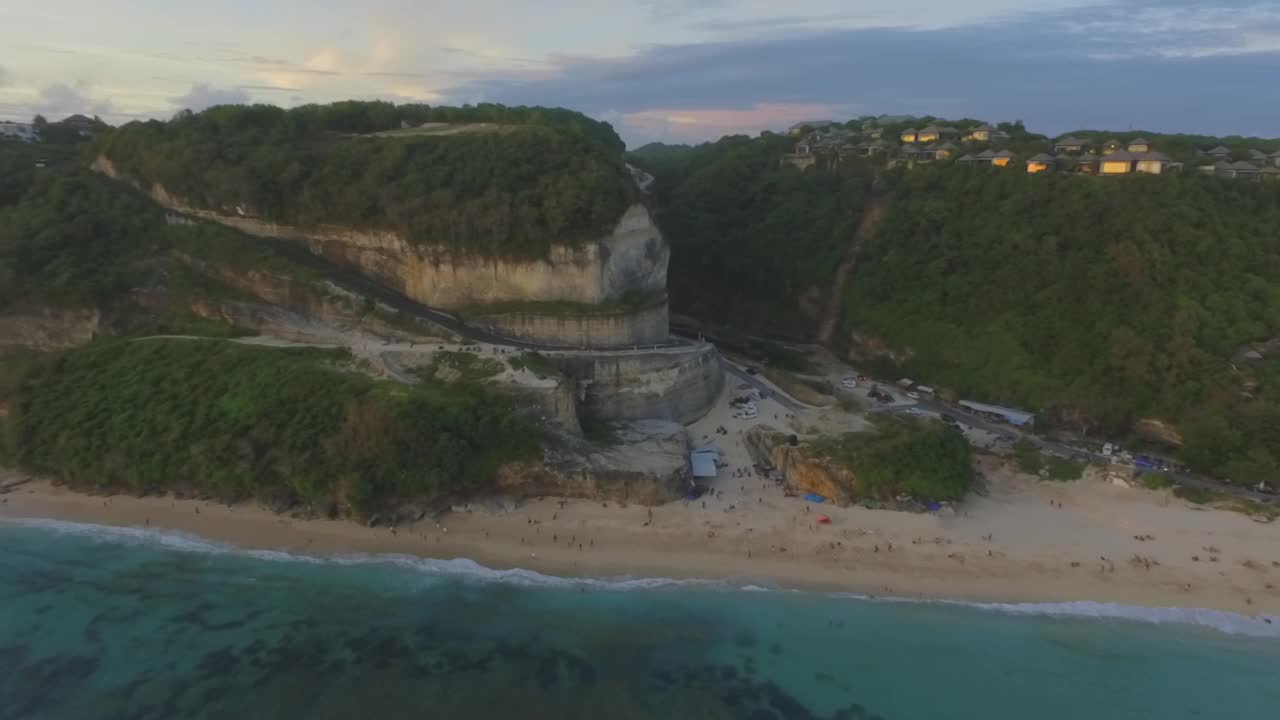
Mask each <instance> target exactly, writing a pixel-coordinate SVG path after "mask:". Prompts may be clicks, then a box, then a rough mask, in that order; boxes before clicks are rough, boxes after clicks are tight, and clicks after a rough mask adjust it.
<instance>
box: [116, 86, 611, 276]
mask: <svg viewBox="0 0 1280 720" xmlns="http://www.w3.org/2000/svg"><path fill="white" fill-rule="evenodd" d="M428 121H430V122H495V123H499V127H497V128H494V129H493V130H492V131H488V132H476V133H464V134H458V135H448V136H431V135H422V136H417V135H406V136H395V137H384V136H370V135H367V134H366V135H358V134H357V135H352V133H371V132H375V131H381V130H390V129H394V128H399V127H400V126H401V123H402V122H405V123H408V124H411V125H413V124H418V123H421V122H428ZM95 149H96V150H98V151H100V152H102V153H104V154H105V155H106V156H107V157H108V158H110V159H111V160H112V161H113V162H114V163H115V164H116V166H117V167H118V169H119V170H120V171H121V172H123V173H124V174H125V175H127V176H129V177H131V178H134V179H136V180H140V181H142V182H144V183H147V184H150V183H159V184H161V185H163V186H164V188H165V189H166V190H167V191H168V192H170V193H171V194H173V195H174V196H176V197H178V198H181V199H182V200H183V201H184V202H187V203H191V204H193V205H195V206H197V207H202V208H207V209H212V210H216V211H220V212H225V213H228V214H238V213H240V212H244V213H248V214H252V215H254V216H258V217H262V218H266V219H269V220H273V221H277V222H282V223H287V224H293V225H302V226H315V225H323V224H333V225H341V226H348V227H356V228H361V229H378V230H390V231H395V232H398V233H400V234H402V235H403V236H404V237H407V238H410V239H411V240H413V241H415V242H419V243H423V244H441V245H447V246H451V247H454V248H458V249H461V250H465V251H468V252H475V253H479V254H484V255H498V256H511V257H540V256H543V255H545V254H546V252H547V250H548V248H549V247H550V245H551V244H552V243H557V242H563V243H571V244H572V243H577V242H585V241H587V240H590V239H594V238H597V237H600V236H601V235H603V234H606V233H607V232H608V231H609V230H611V229H612V227H613V225H614V224H615V223H616V222H617V221H618V218H619V217H620V216H621V215H622V212H623V210H624V209H625V207H626V205H627V204H628V203H629V202H631V200H632V199H633V194H634V186H633V183H632V181H631V179H630V175H629V173H628V172H627V170H626V168H625V166H624V164H623V162H622V157H621V151H622V146H621V143H620V141H619V140H618V138H617V136H616V135H615V134H614V133H613V131H612V129H611V128H610V127H609V126H608V125H607V124H604V123H599V122H597V121H594V120H590V119H589V118H586V117H585V116H582V115H580V114H578V113H572V112H569V111H566V110H552V109H545V108H505V107H503V106H498V105H485V106H480V107H477V108H430V107H427V106H416V105H407V106H395V105H391V104H390V103H382V102H369V103H358V102H346V103H337V104H335V105H330V106H317V105H307V106H303V107H299V108H294V109H292V110H283V109H281V108H277V107H273V106H268V105H254V106H222V107H215V108H212V109H209V110H206V111H204V112H202V113H198V114H192V113H181V114H179V115H178V116H177V117H175V118H174V119H172V120H170V121H168V122H160V121H154V120H153V121H149V122H145V123H144V122H135V123H130V124H128V125H125V126H124V127H121V128H119V129H117V130H115V131H112V132H109V133H105V134H104V135H103V136H101V137H100V138H99V139H98V140H97V141H96V143H95Z"/></svg>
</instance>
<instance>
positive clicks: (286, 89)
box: [236, 85, 301, 92]
mask: <svg viewBox="0 0 1280 720" xmlns="http://www.w3.org/2000/svg"><path fill="white" fill-rule="evenodd" d="M236 89H237V90H257V91H261V92H298V91H299V90H301V88H296V87H277V86H275V85H237V86H236Z"/></svg>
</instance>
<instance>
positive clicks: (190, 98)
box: [173, 83, 249, 112]
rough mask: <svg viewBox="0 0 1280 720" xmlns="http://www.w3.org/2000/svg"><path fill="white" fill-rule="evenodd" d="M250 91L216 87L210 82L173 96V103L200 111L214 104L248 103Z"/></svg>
mask: <svg viewBox="0 0 1280 720" xmlns="http://www.w3.org/2000/svg"><path fill="white" fill-rule="evenodd" d="M248 103H249V93H248V92H246V91H245V89H244V88H238V87H236V88H216V87H214V86H212V85H210V84H208V83H197V84H195V85H192V86H191V90H190V91H189V92H187V94H186V95H181V96H179V97H175V98H173V104H174V105H177V106H178V107H181V108H186V109H187V110H194V111H196V112H199V111H201V110H204V109H205V108H210V107H213V106H214V105H246V104H248Z"/></svg>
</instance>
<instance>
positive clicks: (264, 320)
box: [179, 256, 453, 340]
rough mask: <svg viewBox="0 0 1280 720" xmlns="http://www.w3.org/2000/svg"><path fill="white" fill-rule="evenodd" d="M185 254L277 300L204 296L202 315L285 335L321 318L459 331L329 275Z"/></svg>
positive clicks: (406, 335)
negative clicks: (312, 276)
mask: <svg viewBox="0 0 1280 720" xmlns="http://www.w3.org/2000/svg"><path fill="white" fill-rule="evenodd" d="M179 257H180V259H181V260H182V261H183V262H185V263H187V264H188V265H190V266H192V267H193V268H195V269H197V270H199V271H200V272H201V273H204V274H205V275H208V276H210V277H213V278H215V279H217V280H219V281H220V282H222V283H225V284H226V285H228V286H230V287H232V288H235V289H236V290H239V291H241V292H243V293H245V294H246V295H252V296H253V297H255V298H258V299H259V300H262V301H263V302H265V303H269V304H270V305H272V306H276V307H265V306H261V305H257V304H255V303H245V302H219V301H202V302H199V303H196V304H195V305H193V307H192V310H193V311H194V312H195V313H196V314H197V315H200V316H202V317H208V318H211V319H219V320H225V321H227V322H230V323H231V324H233V325H236V326H237V327H242V328H246V329H250V330H256V331H259V332H271V333H273V334H279V333H280V332H283V333H284V335H283V336H285V337H291V336H292V335H294V334H295V333H294V332H292V328H296V327H300V326H301V327H303V328H304V329H306V328H307V327H308V326H312V325H316V324H319V325H324V326H329V327H332V328H334V329H340V330H361V331H364V332H366V333H369V334H373V335H379V336H382V337H391V338H401V339H405V340H413V339H417V338H422V337H433V338H450V337H452V335H453V334H452V333H450V332H449V331H447V330H445V329H444V328H442V327H439V326H437V325H434V324H432V323H429V322H427V321H425V320H422V319H420V318H417V317H413V316H410V315H407V314H405V313H402V312H400V311H399V310H396V309H395V308H392V307H389V306H387V305H383V304H380V303H376V302H372V301H371V300H369V299H368V298H366V297H365V296H363V295H359V294H357V293H354V292H351V291H349V290H347V289H345V288H342V287H339V286H338V285H335V284H334V283H332V282H329V281H327V280H300V279H298V278H295V277H292V276H289V275H283V274H279V273H271V272H266V271H263V270H241V269H238V268H230V267H225V266H222V265H218V264H215V263H209V262H204V261H201V260H198V259H195V258H191V257H187V256H179ZM282 311H288V312H282Z"/></svg>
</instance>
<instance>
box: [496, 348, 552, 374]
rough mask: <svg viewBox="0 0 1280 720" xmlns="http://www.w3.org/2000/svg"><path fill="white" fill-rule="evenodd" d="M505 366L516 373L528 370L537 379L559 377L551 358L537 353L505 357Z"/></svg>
mask: <svg viewBox="0 0 1280 720" xmlns="http://www.w3.org/2000/svg"><path fill="white" fill-rule="evenodd" d="M507 364H509V365H510V366H511V369H512V370H515V371H517V372H519V371H521V370H528V371H529V372H531V373H533V374H534V375H535V376H537V377H539V378H553V377H560V375H561V372H560V368H558V367H556V364H555V363H554V362H552V360H551V358H548V357H547V356H546V355H543V354H542V353H539V352H526V353H520V354H519V355H511V356H509V357H507Z"/></svg>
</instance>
